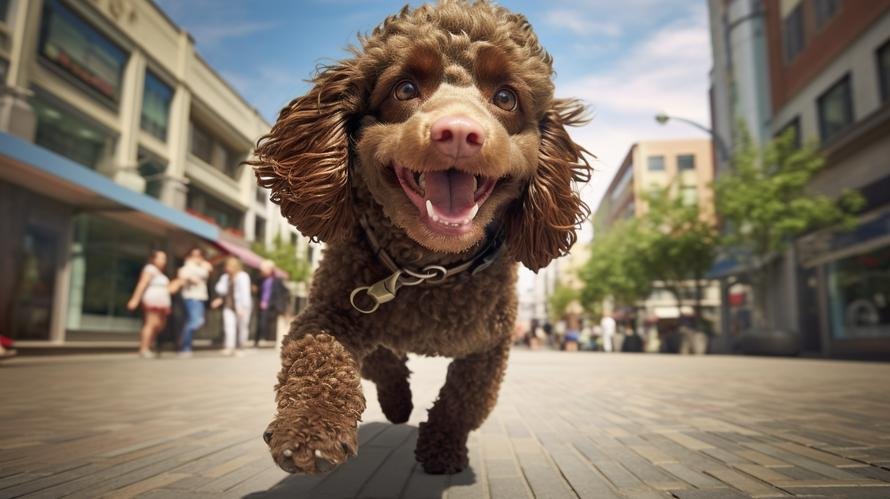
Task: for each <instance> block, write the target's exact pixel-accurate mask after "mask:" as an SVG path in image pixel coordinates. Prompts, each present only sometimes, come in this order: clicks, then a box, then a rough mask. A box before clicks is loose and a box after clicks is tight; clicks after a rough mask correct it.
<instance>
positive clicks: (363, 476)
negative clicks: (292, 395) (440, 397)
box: [246, 422, 476, 499]
mask: <svg viewBox="0 0 890 499" xmlns="http://www.w3.org/2000/svg"><path fill="white" fill-rule="evenodd" d="M358 433H359V451H358V456H356V457H354V458H352V459H351V460H349V461H348V462H346V464H344V465H342V466H340V467H338V468H337V469H335V470H333V471H331V472H329V473H322V474H318V475H291V476H288V477H286V478H284V479H283V480H281V481H280V482H278V483H276V484H275V485H273V486H272V487H270V488H269V489H268V490H265V491H259V492H254V493H252V494H249V495H248V496H246V497H247V498H250V499H259V498H263V499H266V498H285V497H287V498H291V497H421V496H422V497H441V496H442V495H443V493H444V492H445V490H446V489H448V488H449V487H450V486H458V485H471V484H473V483H475V482H476V474H475V473H474V472H473V470H472V467H471V468H468V469H466V470H464V471H463V472H461V473H458V474H456V475H450V476H448V475H428V474H426V473H424V471H423V469H422V468H421V467H420V465H419V464H418V463H417V462H416V461H415V459H414V446H415V444H416V443H417V427H416V426H413V425H394V424H389V423H380V422H372V423H366V424H363V425H361V426H359V429H358Z"/></svg>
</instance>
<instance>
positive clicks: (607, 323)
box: [600, 315, 616, 352]
mask: <svg viewBox="0 0 890 499" xmlns="http://www.w3.org/2000/svg"><path fill="white" fill-rule="evenodd" d="M615 327H616V324H615V319H613V318H612V316H610V315H604V316H603V318H602V320H600V328H602V330H603V336H602V339H603V351H604V352H611V351H612V338H613V337H614V336H615Z"/></svg>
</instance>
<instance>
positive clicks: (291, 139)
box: [250, 1, 590, 473]
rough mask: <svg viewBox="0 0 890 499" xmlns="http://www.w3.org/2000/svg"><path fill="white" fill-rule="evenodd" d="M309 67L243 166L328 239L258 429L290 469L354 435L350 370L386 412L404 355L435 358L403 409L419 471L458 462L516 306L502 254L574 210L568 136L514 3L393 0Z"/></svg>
mask: <svg viewBox="0 0 890 499" xmlns="http://www.w3.org/2000/svg"><path fill="white" fill-rule="evenodd" d="M360 42H361V48H360V49H352V53H353V54H354V56H353V57H352V58H351V59H347V60H344V61H340V62H338V63H337V64H334V65H332V66H329V67H326V68H324V69H323V70H321V71H320V72H319V73H318V75H317V76H316V77H315V78H314V80H313V83H314V87H313V88H312V90H311V91H310V92H309V93H308V94H307V95H305V96H303V97H299V98H297V99H295V100H293V101H292V102H291V103H290V104H289V105H288V106H287V107H285V108H284V109H283V110H282V111H281V114H280V115H279V117H278V121H277V122H276V123H275V126H274V127H273V128H272V130H271V131H270V132H269V134H268V135H266V136H265V137H263V138H262V139H260V141H259V142H258V144H257V148H256V154H255V158H254V159H253V160H252V161H250V164H251V165H252V166H254V168H255V169H256V173H257V177H258V179H259V183H260V184H261V185H262V186H264V187H267V188H269V189H270V190H271V192H272V200H273V201H274V202H276V203H278V204H279V205H280V206H281V212H282V214H283V215H284V216H285V217H287V219H288V220H289V221H290V223H292V224H293V225H294V226H296V227H297V228H298V229H299V230H300V231H301V232H302V233H303V234H305V235H307V236H311V237H315V238H317V239H319V240H322V241H325V242H326V243H327V248H326V250H325V257H324V260H323V262H322V263H321V267H320V268H319V269H318V271H317V272H316V274H315V277H314V280H313V284H312V290H311V294H310V297H309V306H308V307H307V308H306V310H304V311H303V312H302V313H301V314H300V315H299V317H297V319H296V320H295V321H294V323H293V325H292V327H291V330H290V333H289V334H288V336H287V338H286V339H285V343H284V347H283V350H282V354H281V356H282V369H281V373H280V374H279V375H278V385H277V386H276V393H277V395H276V400H277V404H278V411H277V414H276V415H275V418H274V420H273V421H272V423H271V424H270V425H269V428H268V429H267V431H266V433H265V435H264V437H265V439H266V442H267V443H268V444H269V447H270V449H271V452H272V455H273V457H274V459H275V462H276V463H277V464H278V465H279V466H281V468H283V469H284V470H286V471H289V472H310V473H311V472H317V471H323V470H325V469H329V468H330V467H331V466H332V465H337V464H340V463H342V462H344V461H345V460H346V459H347V458H348V457H350V456H352V455H355V454H356V452H357V440H356V438H357V429H358V428H357V425H358V421H359V420H360V417H361V414H362V411H363V410H364V409H365V398H364V396H363V395H362V390H361V384H360V376H361V377H365V378H366V379H369V380H371V381H373V382H374V383H376V385H377V388H378V390H377V393H378V398H379V402H380V405H381V407H382V408H383V411H384V413H385V414H386V416H387V418H389V420H390V421H392V422H393V423H403V422H405V421H407V420H408V417H409V415H410V413H411V409H412V404H411V389H410V387H409V384H408V376H409V371H408V368H407V366H406V353H408V352H414V353H417V354H420V355H441V356H447V357H453V358H454V361H453V362H452V363H451V365H450V367H449V368H448V375H447V379H446V380H445V385H444V386H443V387H442V390H441V392H440V393H439V397H438V400H437V401H436V403H435V405H434V406H433V408H432V409H431V410H430V411H429V418H428V420H427V422H426V423H422V424H421V425H420V430H419V435H418V441H417V449H416V451H415V454H416V457H417V460H418V461H419V462H420V463H422V465H423V468H424V469H425V470H426V471H427V472H429V473H456V472H459V471H461V470H462V469H464V468H465V467H466V466H467V448H466V442H467V436H468V434H469V432H470V431H472V430H473V429H475V428H478V427H479V425H480V424H482V422H483V421H484V420H485V418H486V416H487V415H488V414H489V412H490V411H491V409H492V408H493V407H494V404H495V402H496V400H497V395H498V388H499V385H500V383H501V379H502V378H503V375H504V370H505V368H506V364H507V355H508V351H509V348H510V335H511V332H512V330H513V327H514V323H515V317H516V292H515V282H516V267H517V265H516V262H521V263H523V264H525V265H526V266H527V267H529V268H531V269H532V270H537V269H539V268H541V267H543V266H545V265H547V263H548V262H550V261H551V260H552V259H553V258H555V257H557V256H560V255H562V254H564V253H565V252H566V251H568V249H569V248H570V247H571V246H572V244H573V243H574V242H575V230H576V228H577V227H578V225H579V224H580V223H581V222H582V221H583V220H585V219H586V218H587V216H588V215H589V210H588V208H587V206H586V205H585V204H584V203H583V202H582V201H581V199H580V198H579V196H578V193H577V191H576V189H575V188H574V182H580V181H587V180H588V179H589V176H590V167H589V165H588V162H587V160H586V159H585V157H584V154H585V153H586V151H584V149H582V148H581V147H580V146H579V145H577V144H575V143H574V142H573V141H572V139H571V138H570V137H569V135H568V133H566V130H565V128H564V127H565V126H567V125H577V124H580V123H582V122H583V117H582V114H583V110H584V109H583V106H582V105H580V104H579V103H577V102H575V101H572V100H562V99H555V98H554V97H553V83H552V81H551V76H552V73H553V70H552V59H551V57H550V55H549V54H548V53H547V52H546V51H545V50H544V49H543V48H542V47H541V45H540V44H539V42H538V39H537V37H536V35H535V34H534V32H533V31H532V28H531V26H530V25H529V23H528V21H527V20H526V19H525V17H523V16H521V15H518V14H514V13H511V12H509V11H507V10H506V9H503V8H501V7H498V6H495V5H492V4H490V3H488V2H484V1H482V2H476V3H473V4H469V3H467V2H464V1H445V2H442V3H440V4H438V5H435V6H430V5H426V6H422V7H419V8H417V9H410V8H408V7H405V8H404V9H402V11H401V12H399V13H398V14H397V15H394V16H391V17H389V18H388V19H386V20H385V21H384V22H383V23H382V24H381V25H379V26H378V27H377V28H375V29H374V30H373V32H372V33H371V34H370V35H368V36H364V37H360Z"/></svg>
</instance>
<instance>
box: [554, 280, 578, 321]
mask: <svg viewBox="0 0 890 499" xmlns="http://www.w3.org/2000/svg"><path fill="white" fill-rule="evenodd" d="M579 298H580V293H579V292H578V290H576V289H572V288H570V287H568V286H566V285H564V284H563V283H561V282H559V281H557V283H556V286H555V287H554V289H553V292H552V293H551V294H550V297H549V300H548V305H549V311H550V320H551V321H553V322H556V321H558V320H560V319H561V318H562V316H563V315H565V313H566V309H567V308H568V307H569V305H570V304H571V303H572V302H573V301H575V300H577V299H579Z"/></svg>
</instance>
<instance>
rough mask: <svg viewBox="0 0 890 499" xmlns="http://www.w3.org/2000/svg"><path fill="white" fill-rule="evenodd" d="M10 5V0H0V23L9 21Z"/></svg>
mask: <svg viewBox="0 0 890 499" xmlns="http://www.w3.org/2000/svg"><path fill="white" fill-rule="evenodd" d="M10 3H12V2H11V1H10V0H0V21H3V22H6V21H8V20H9V4H10Z"/></svg>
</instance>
